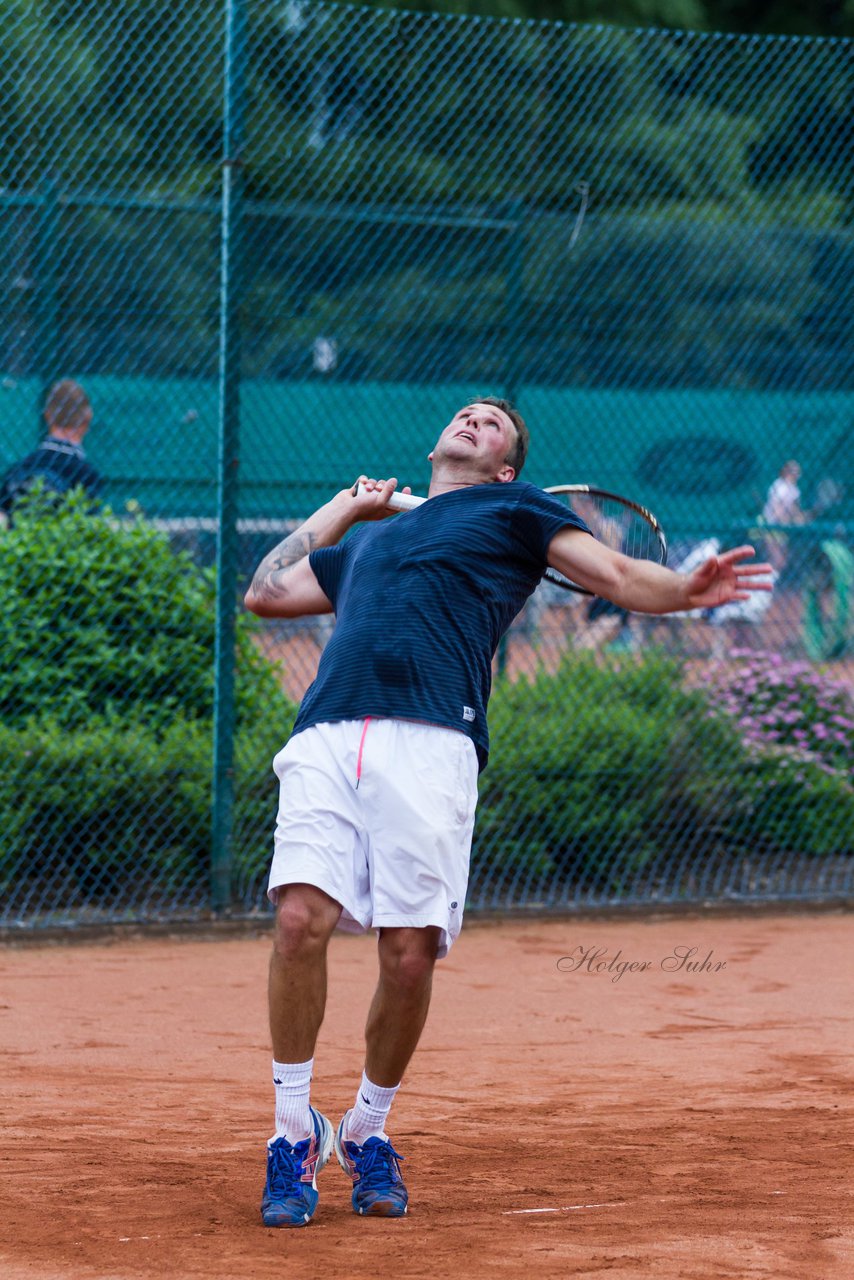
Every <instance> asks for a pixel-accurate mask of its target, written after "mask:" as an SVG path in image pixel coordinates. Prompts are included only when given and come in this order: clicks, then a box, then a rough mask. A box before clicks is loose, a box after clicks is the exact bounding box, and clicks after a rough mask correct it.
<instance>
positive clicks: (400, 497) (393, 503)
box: [353, 483, 427, 511]
mask: <svg viewBox="0 0 854 1280" xmlns="http://www.w3.org/2000/svg"><path fill="white" fill-rule="evenodd" d="M364 488H365V486H364V485H362V484H359V483H356V484H354V485H353V497H354V498H355V497H357V496H358V495H359V494H360V493H363V492H364ZM426 501H427V499H426V498H419V497H418V495H417V494H415V493H397V492H396V491H395V492H394V493H393V494H392V495H391V497H390V498H389V500H388V505H389V507H390V508H391V510H392V511H411V510H412V508H413V507H420V506H421V503H422V502H426Z"/></svg>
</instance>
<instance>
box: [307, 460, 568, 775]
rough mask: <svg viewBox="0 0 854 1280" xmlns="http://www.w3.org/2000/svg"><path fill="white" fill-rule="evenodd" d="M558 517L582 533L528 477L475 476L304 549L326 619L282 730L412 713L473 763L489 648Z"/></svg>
mask: <svg viewBox="0 0 854 1280" xmlns="http://www.w3.org/2000/svg"><path fill="white" fill-rule="evenodd" d="M568 525H569V526H573V527H575V528H579V529H583V530H587V526H586V525H585V524H584V522H583V521H582V520H580V519H579V518H578V517H577V516H576V515H574V513H573V512H571V511H570V510H569V508H568V507H566V506H565V505H564V504H563V503H562V502H560V501H559V500H558V499H557V498H554V497H552V496H551V495H550V494H547V493H544V492H543V490H542V489H538V488H537V487H536V486H535V485H532V484H527V483H526V482H525V481H511V482H510V483H509V484H500V483H495V484H480V485H471V486H469V487H466V488H463V489H454V490H452V491H450V492H448V493H442V494H438V495H437V496H436V497H433V498H430V499H429V500H428V501H427V502H425V503H423V505H422V506H420V507H416V508H415V509H413V510H411V511H407V512H404V513H402V514H401V515H398V516H395V517H394V518H393V519H388V520H383V521H381V522H378V523H366V524H363V525H360V526H359V528H358V529H357V530H356V531H355V532H354V533H353V534H352V535H351V536H350V537H348V538H347V539H345V541H344V542H343V543H341V544H339V545H338V546H335V547H324V548H322V549H320V550H317V551H313V552H312V553H311V556H310V564H311V567H312V569H313V571H314V574H315V576H316V578H317V580H318V582H319V583H320V586H321V588H322V590H323V591H324V593H325V594H326V595H327V596H328V597H329V600H330V601H331V603H332V605H333V606H334V608H335V614H336V626H335V630H334V631H333V633H332V637H331V639H330V641H329V644H328V645H327V646H326V648H325V650H324V652H323V655H322V657H321V659H320V665H319V667H318V671H317V677H316V679H315V681H314V683H313V684H312V685H311V687H310V688H309V690H308V692H307V693H306V695H305V697H304V699H303V702H302V706H301V707H300V711H299V715H298V716H297V719H296V723H295V725H294V733H298V732H299V731H300V730H302V729H307V728H308V727H309V726H310V725H313V724H319V723H321V722H326V721H333V720H361V719H363V718H364V717H366V716H391V717H394V718H395V719H400V720H424V721H427V722H429V723H430V724H436V725H443V726H445V727H447V728H451V729H459V730H461V731H462V732H463V733H466V734H468V736H469V737H470V738H471V739H472V740H473V741H474V744H475V747H476V748H477V754H478V759H479V761H480V765H481V768H483V767H485V765H486V760H487V756H488V752H489V734H488V730H487V723H486V704H487V702H488V700H489V692H490V688H491V684H492V658H493V655H494V654H495V651H496V648H497V647H498V642H499V640H500V639H501V637H502V635H503V634H504V632H505V631H506V630H507V628H508V627H509V626H510V624H511V622H512V621H513V619H514V618H515V617H516V614H517V613H518V612H519V610H520V609H521V608H522V606H523V605H524V603H525V601H526V600H527V599H528V596H530V594H531V593H532V591H533V590H534V588H535V587H536V585H537V583H538V582H539V581H540V578H541V577H542V574H543V571H544V569H545V568H546V553H547V550H548V546H549V543H550V542H551V540H552V538H553V537H554V536H555V534H556V533H558V532H559V530H560V529H563V528H565V527H566V526H568ZM587 531H588V532H589V530H587Z"/></svg>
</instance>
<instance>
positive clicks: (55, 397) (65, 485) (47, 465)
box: [0, 378, 102, 521]
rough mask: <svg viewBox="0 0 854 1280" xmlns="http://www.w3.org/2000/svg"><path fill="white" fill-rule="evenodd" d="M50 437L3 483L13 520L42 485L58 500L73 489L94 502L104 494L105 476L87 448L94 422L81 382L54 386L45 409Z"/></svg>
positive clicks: (2, 498)
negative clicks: (26, 497)
mask: <svg viewBox="0 0 854 1280" xmlns="http://www.w3.org/2000/svg"><path fill="white" fill-rule="evenodd" d="M43 413H44V420H45V423H46V424H47V435H46V436H45V438H44V440H42V442H41V444H40V445H39V446H38V448H37V449H34V450H33V451H32V453H28V454H27V455H26V457H25V458H21V459H20V461H19V462H15V463H13V465H12V466H11V467H10V468H9V470H8V471H7V472H6V474H5V475H4V476H3V479H2V481H0V512H2V514H3V515H4V516H5V517H6V519H7V520H8V521H10V520H11V519H12V516H13V513H14V508H15V506H16V505H17V503H18V502H19V501H20V500H21V498H22V497H24V495H25V494H27V493H28V492H29V491H30V490H31V489H33V488H35V486H36V485H37V484H38V483H39V482H41V484H42V486H43V488H44V490H45V492H46V493H48V494H51V495H55V497H56V499H57V501H59V500H61V499H62V498H64V497H65V496H66V495H67V494H68V493H70V492H71V490H72V489H78V488H79V489H83V491H84V492H85V493H86V495H87V496H88V497H89V498H91V499H92V500H93V502H94V501H95V500H96V499H97V498H98V496H99V494H100V492H101V485H102V481H101V477H100V475H99V474H98V472H97V471H96V470H95V468H94V467H93V466H92V464H91V462H89V461H88V459H87V457H86V453H85V451H84V449H83V439H84V437H85V435H86V432H87V431H88V430H89V426H90V424H91V422H92V405H91V403H90V401H89V397H88V396H87V394H86V392H85V391H84V390H83V388H82V387H81V386H80V383H79V382H73V381H72V380H71V379H70V378H64V379H63V380H62V381H61V382H57V383H54V385H53V386H52V387H51V389H50V391H49V392H48V394H47V399H46V400H45V406H44V411H43Z"/></svg>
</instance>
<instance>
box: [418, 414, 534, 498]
mask: <svg viewBox="0 0 854 1280" xmlns="http://www.w3.org/2000/svg"><path fill="white" fill-rule="evenodd" d="M515 443H516V428H515V427H514V425H513V423H512V421H511V419H510V418H509V417H508V416H507V414H506V413H505V412H504V410H503V409H497V408H496V407H495V405H491V404H480V403H479V402H475V403H474V404H469V405H466V407H465V408H464V409H460V410H459V412H458V413H455V414H454V416H453V418H452V419H451V421H450V422H449V423H448V425H447V426H446V427H445V430H444V431H443V432H442V434H441V435H440V436H439V440H438V442H437V444H436V447H435V449H434V450H433V452H432V453H431V454H430V455H429V456H430V460H431V461H434V460H435V461H442V462H453V463H456V464H460V463H462V464H466V463H467V464H469V467H470V470H471V472H472V474H473V475H475V476H476V477H477V478H478V479H482V480H484V481H489V480H500V481H504V482H506V481H508V480H512V479H513V478H514V476H515V472H514V470H513V468H512V467H511V466H510V465H509V464H508V463H507V462H506V458H507V455H508V453H509V452H510V450H511V449H512V448H513V446H514V445H515Z"/></svg>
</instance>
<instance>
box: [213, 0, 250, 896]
mask: <svg viewBox="0 0 854 1280" xmlns="http://www.w3.org/2000/svg"><path fill="white" fill-rule="evenodd" d="M246 58H247V49H246V0H225V98H224V111H225V119H224V137H223V161H222V224H221V251H220V347H219V448H218V456H217V596H216V647H215V678H216V687H215V695H214V761H213V796H212V813H211V826H212V832H211V837H212V839H211V906H212V908H213V910H214V911H222V910H223V909H224V908H225V907H227V906H228V905H229V904H230V902H231V871H232V847H231V846H232V827H233V811H234V721H235V670H234V667H235V624H236V608H237V605H236V590H237V495H238V483H239V475H238V462H239V458H238V451H239V441H240V315H239V308H240V294H241V285H242V274H243V273H242V270H241V267H242V257H243V255H242V243H241V240H242V236H241V203H242V200H241V197H242V193H243V146H244V130H245V107H246Z"/></svg>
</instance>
